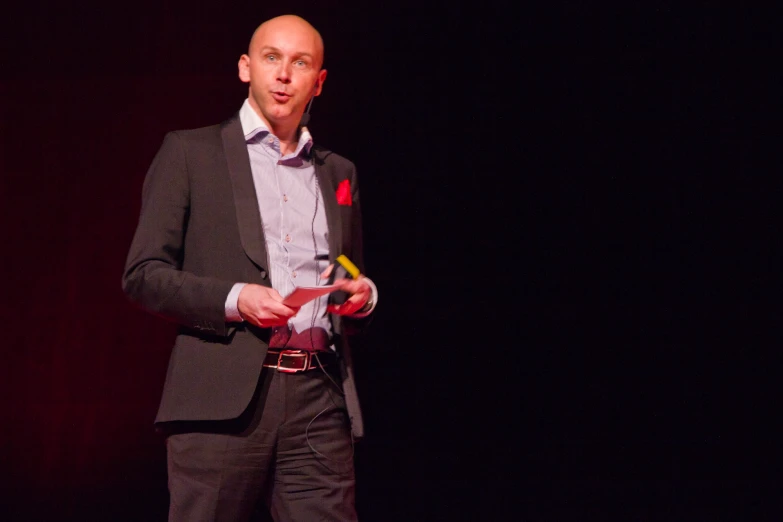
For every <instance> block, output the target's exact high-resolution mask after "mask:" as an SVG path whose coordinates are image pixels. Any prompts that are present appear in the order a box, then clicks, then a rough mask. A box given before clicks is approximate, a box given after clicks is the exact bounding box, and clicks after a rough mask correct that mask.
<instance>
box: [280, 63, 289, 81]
mask: <svg viewBox="0 0 783 522" xmlns="http://www.w3.org/2000/svg"><path fill="white" fill-rule="evenodd" d="M277 81H279V82H282V83H290V82H291V64H289V63H286V62H283V61H281V62H280V67H278V69H277Z"/></svg>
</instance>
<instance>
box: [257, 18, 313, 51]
mask: <svg viewBox="0 0 783 522" xmlns="http://www.w3.org/2000/svg"><path fill="white" fill-rule="evenodd" d="M250 47H251V48H256V49H261V48H265V47H273V48H276V49H279V50H282V51H287V52H298V53H307V54H311V55H320V54H322V53H323V42H322V41H321V35H320V34H318V31H316V30H315V28H313V27H312V26H311V25H310V24H308V23H307V22H306V21H304V20H302V19H298V18H276V19H272V20H269V21H267V22H264V23H263V24H261V25H260V26H259V27H258V29H256V31H255V33H253V38H252V39H251V41H250Z"/></svg>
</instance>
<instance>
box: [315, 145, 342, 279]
mask: <svg viewBox="0 0 783 522" xmlns="http://www.w3.org/2000/svg"><path fill="white" fill-rule="evenodd" d="M313 165H314V167H315V176H316V178H317V179H318V186H319V187H320V188H321V194H322V195H323V199H324V211H325V212H326V226H327V228H328V230H329V261H330V262H332V263H334V260H335V259H336V258H337V256H339V255H340V254H342V253H343V252H341V250H342V244H343V236H342V232H343V227H342V223H341V221H340V206H339V205H338V204H337V196H336V190H337V186H336V185H335V174H334V172H333V171H332V168H331V167H330V166H329V165H327V164H326V162H325V161H324V153H323V151H320V150H315V149H314V150H313Z"/></svg>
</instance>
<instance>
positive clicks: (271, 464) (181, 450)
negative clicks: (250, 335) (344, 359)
mask: <svg viewBox="0 0 783 522" xmlns="http://www.w3.org/2000/svg"><path fill="white" fill-rule="evenodd" d="M326 370H327V371H328V375H327V372H324V371H322V370H320V369H315V370H310V371H307V372H302V373H282V372H278V371H277V370H273V369H269V368H264V370H263V371H262V373H261V377H260V379H259V385H258V388H257V390H256V394H255V396H254V400H253V401H252V402H251V404H250V406H249V407H248V409H247V410H246V411H245V413H244V414H243V415H242V416H241V417H240V418H239V419H235V420H231V421H220V422H181V423H172V424H171V425H170V426H167V427H166V429H167V430H168V432H169V435H168V436H167V438H166V448H167V454H168V478H169V493H170V496H171V501H170V506H169V521H170V522H202V521H203V522H208V521H209V522H218V521H219V522H223V521H225V522H246V521H251V520H269V516H270V515H271V517H272V518H273V519H274V520H276V521H320V520H334V521H341V522H342V521H352V520H356V519H357V517H356V511H355V484H356V482H355V476H354V466H353V441H352V439H351V431H350V425H349V420H348V414H347V413H346V410H345V401H344V399H343V397H342V391H341V390H340V389H339V388H338V387H337V386H336V385H335V383H336V384H337V385H339V384H340V381H339V371H338V370H337V368H336V363H333V364H331V365H329V366H328V367H327V368H326ZM330 379H331V380H330ZM227 384H228V383H227Z"/></svg>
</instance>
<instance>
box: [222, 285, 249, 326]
mask: <svg viewBox="0 0 783 522" xmlns="http://www.w3.org/2000/svg"><path fill="white" fill-rule="evenodd" d="M245 286H247V283H236V284H234V286H233V287H232V288H231V291H230V292H229V293H228V297H226V322H227V323H241V322H242V321H244V320H245V319H244V318H243V317H242V314H241V313H240V312H239V294H240V293H241V292H242V289H243V288H244V287H245Z"/></svg>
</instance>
